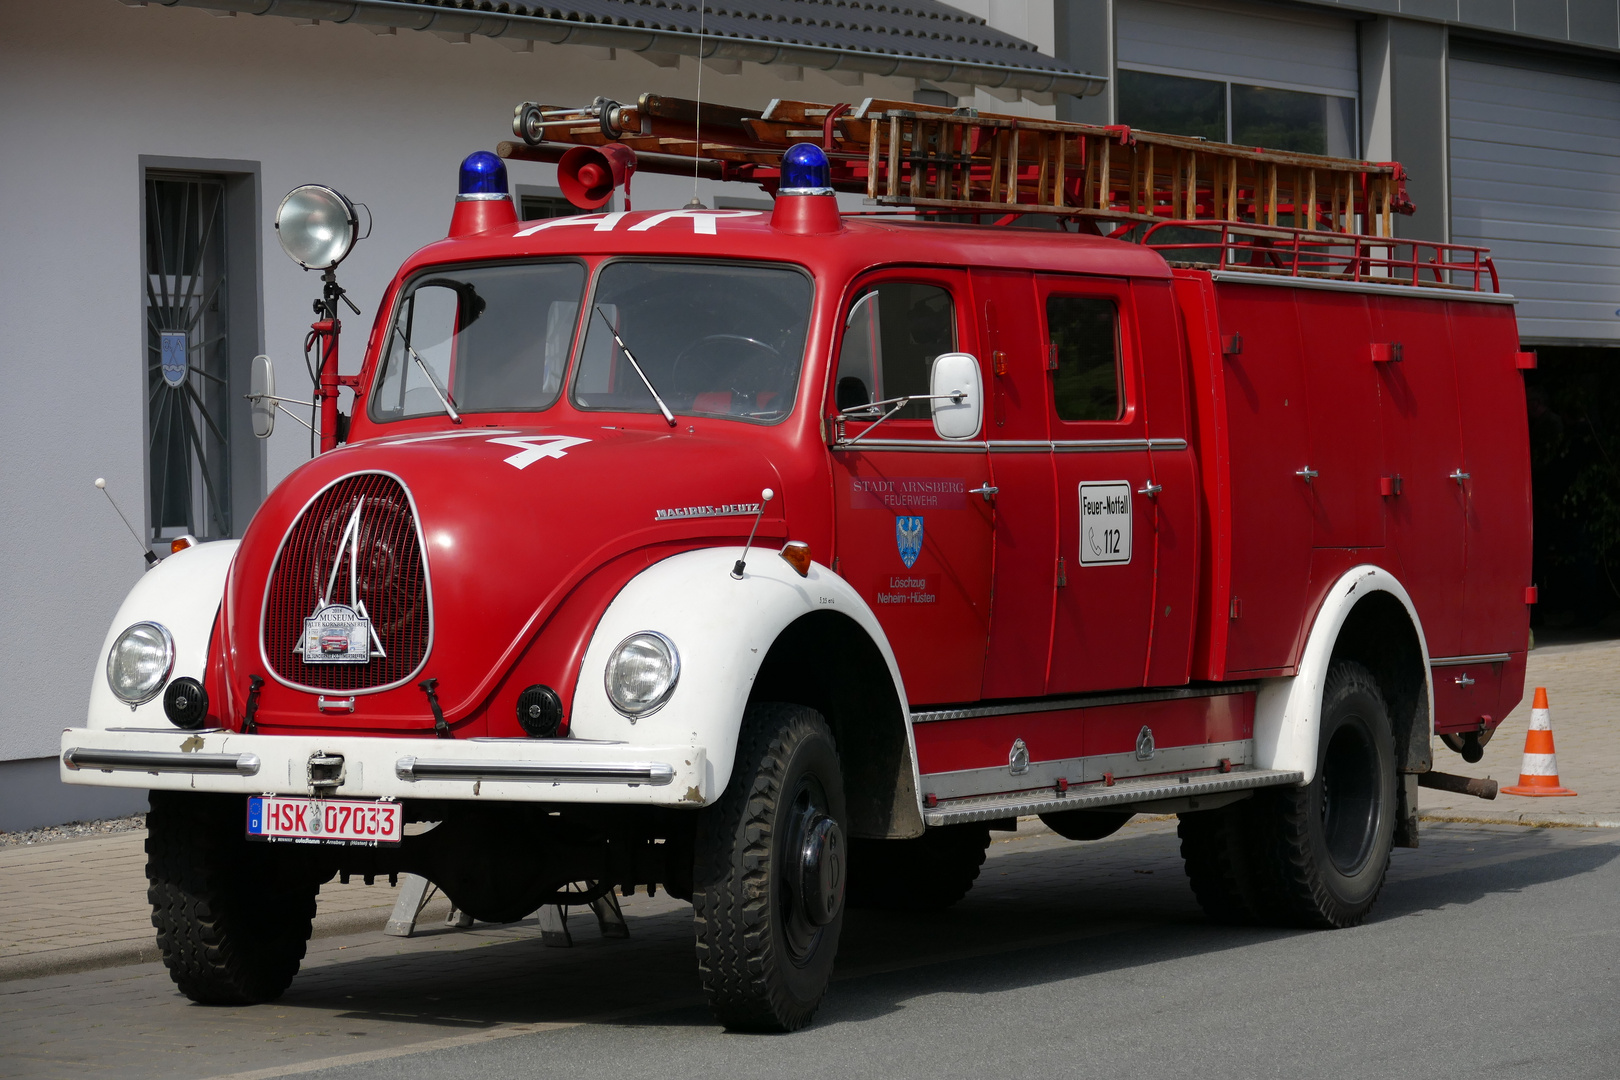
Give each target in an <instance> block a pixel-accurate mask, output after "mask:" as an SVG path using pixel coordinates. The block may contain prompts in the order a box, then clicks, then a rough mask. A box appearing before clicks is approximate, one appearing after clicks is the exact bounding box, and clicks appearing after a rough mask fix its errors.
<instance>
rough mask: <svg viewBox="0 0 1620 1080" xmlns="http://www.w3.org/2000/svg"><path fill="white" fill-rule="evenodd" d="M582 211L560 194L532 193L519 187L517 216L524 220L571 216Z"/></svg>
mask: <svg viewBox="0 0 1620 1080" xmlns="http://www.w3.org/2000/svg"><path fill="white" fill-rule="evenodd" d="M582 213H584V211H583V210H581V209H580V208H579V207H577V206H575V205H574V204H573V203H571V202H569V201H568V200H567V199H565V198H563V197H562V195H561V194H556V195H549V194H533V193H530V192H525V191H522V190H521V189H520V190H519V191H518V217H519V218H521V219H523V220H524V221H539V220H541V219H542V218H554V217H571V216H572V215H574V214H582Z"/></svg>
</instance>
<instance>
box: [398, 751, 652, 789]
mask: <svg viewBox="0 0 1620 1080" xmlns="http://www.w3.org/2000/svg"><path fill="white" fill-rule="evenodd" d="M394 775H395V776H397V777H399V778H400V779H401V780H526V781H534V782H537V783H542V784H649V785H651V786H653V787H663V786H664V785H665V784H668V783H670V782H671V781H673V780H674V779H675V770H674V768H672V767H671V766H669V765H665V764H664V763H663V762H634V763H629V764H623V765H620V764H615V763H613V762H601V763H597V762H591V761H470V760H468V761H458V760H454V759H448V758H418V757H402V758H400V759H399V760H398V761H397V762H395V763H394Z"/></svg>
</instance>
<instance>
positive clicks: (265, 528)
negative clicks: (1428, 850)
mask: <svg viewBox="0 0 1620 1080" xmlns="http://www.w3.org/2000/svg"><path fill="white" fill-rule="evenodd" d="M516 128H517V130H518V133H519V134H520V135H521V136H523V139H522V141H521V142H513V143H508V144H503V146H502V147H501V151H502V153H503V155H504V156H505V157H506V158H509V159H514V160H523V159H530V160H550V161H556V162H558V168H559V175H560V176H561V177H562V181H563V184H564V186H565V189H566V190H567V192H568V193H569V195H570V197H571V198H573V199H574V201H575V202H576V203H578V204H580V205H581V206H582V207H583V208H585V209H587V210H591V211H593V212H588V213H582V214H579V215H576V216H573V217H562V218H552V219H547V220H541V221H531V222H520V221H518V219H517V216H516V214H515V212H514V209H513V205H512V201H511V199H510V197H509V196H508V195H507V193H506V180H505V165H504V162H503V161H502V160H501V159H500V158H497V157H496V156H495V155H492V154H487V153H484V154H475V155H473V156H472V157H470V158H469V159H468V160H467V161H466V162H465V163H464V165H463V170H462V180H463V183H462V195H461V196H460V197H459V198H458V200H457V204H456V206H455V210H454V215H453V217H452V222H451V229H450V235H449V236H448V237H447V238H446V239H445V240H443V241H440V242H437V243H434V244H431V245H429V246H427V247H425V248H423V249H422V250H421V251H419V252H417V253H416V254H415V255H413V256H412V257H411V258H410V259H409V260H407V261H406V263H405V265H404V266H402V267H401V268H400V270H399V272H398V274H397V275H396V276H395V277H394V279H393V282H392V283H391V284H390V285H389V287H388V289H387V291H386V293H385V295H384V296H383V297H382V300H381V303H380V305H379V307H378V309H377V310H378V315H377V318H376V321H375V323H374V324H373V326H372V328H371V332H370V336H369V339H368V340H367V343H366V348H365V357H364V361H363V363H362V365H361V367H360V371H359V374H358V375H357V376H340V375H339V373H338V363H337V355H336V343H337V335H338V333H339V330H340V323H339V315H340V311H339V301H340V300H342V299H343V297H342V290H341V289H340V288H339V287H338V286H337V283H336V277H335V273H334V269H333V268H334V267H335V266H336V265H337V263H338V262H339V261H340V260H341V259H342V257H343V255H344V254H345V253H346V252H347V250H348V248H349V246H351V245H352V242H353V237H354V227H355V221H354V211H353V207H352V205H351V204H349V203H348V201H347V200H346V199H344V198H343V197H342V196H341V195H338V194H337V193H335V192H332V191H331V190H330V189H326V188H320V187H314V186H311V187H307V188H300V189H298V190H297V191H295V192H294V193H293V194H292V195H290V196H289V197H288V200H287V201H286V202H285V203H284V204H283V208H282V212H281V215H280V217H279V220H278V228H279V229H280V230H281V237H282V241H283V244H284V246H285V247H287V249H288V251H289V253H290V254H292V255H293V256H294V257H295V258H296V259H298V260H299V261H300V262H301V263H302V264H303V265H305V266H306V267H309V268H314V269H322V270H324V271H325V280H326V283H327V288H326V294H325V299H324V300H323V302H322V303H323V306H324V317H323V318H322V320H321V321H320V322H318V323H316V325H315V327H314V330H313V331H312V343H313V344H314V345H315V346H316V347H317V348H318V349H319V351H320V352H319V356H320V360H319V372H318V374H319V381H318V385H317V388H316V402H315V403H314V404H317V405H318V406H319V408H318V409H317V410H316V413H317V416H312V420H317V419H318V423H317V424H316V425H315V426H318V428H319V434H320V438H321V445H322V450H323V452H322V453H320V454H318V455H317V456H315V457H314V458H313V459H312V460H311V461H310V462H309V463H308V464H306V465H304V466H302V467H300V468H298V469H296V470H295V471H294V472H293V473H292V474H291V475H290V476H288V477H287V478H286V479H285V480H284V481H283V482H282V483H281V484H280V485H279V486H278V487H277V488H276V489H275V490H274V491H273V492H272V493H271V494H270V496H269V498H268V499H266V501H265V503H264V505H263V506H262V507H261V508H260V510H259V511H258V513H257V515H256V516H255V517H254V519H253V521H252V524H251V525H250V526H249V527H248V529H247V531H246V533H245V535H244V536H243V537H242V539H241V540H240V541H221V542H216V543H207V544H197V545H194V546H191V547H186V548H184V550H179V551H178V552H177V553H176V554H174V555H172V556H171V557H169V558H167V559H166V560H164V561H163V562H162V563H161V564H160V565H158V566H157V567H156V568H155V569H152V570H151V571H150V572H149V573H148V574H147V575H146V577H145V578H144V579H143V580H142V581H141V582H140V583H139V584H138V585H137V586H136V587H135V589H134V590H133V591H132V592H131V593H130V595H129V597H128V599H127V600H126V602H125V603H124V605H123V607H122V608H121V610H120V611H119V613H118V616H117V618H116V620H115V622H114V624H113V626H112V627H111V629H110V631H109V634H108V637H107V641H106V644H105V647H104V650H103V655H104V656H105V657H106V662H105V667H104V670H100V671H98V672H97V674H96V676H95V679H94V680H93V684H92V690H91V698H90V707H89V715H88V718H87V722H86V724H85V725H84V726H82V727H74V728H69V729H68V730H67V731H66V732H65V733H64V735H63V739H62V769H63V772H62V776H63V779H64V780H66V781H67V782H69V783H88V784H109V785H122V786H127V787H139V788H149V789H151V805H152V809H151V814H150V815H149V818H148V828H149V830H150V832H149V839H148V852H149V859H150V861H149V864H148V876H149V878H150V882H151V891H150V895H151V899H152V904H153V921H154V924H155V925H156V927H157V931H158V941H159V944H160V947H161V950H162V953H163V956H164V959H165V962H166V963H167V964H168V966H169V969H170V971H171V973H172V974H173V977H174V979H175V981H176V982H177V983H178V985H179V987H180V989H181V990H182V991H183V992H184V993H185V994H186V995H187V996H189V997H191V998H192V999H193V1000H196V1001H201V1002H237V1003H240V1002H253V1001H262V1000H267V999H270V998H273V997H275V996H276V995H278V994H279V993H281V992H282V990H284V989H285V988H286V986H287V985H288V983H289V982H290V980H291V979H292V978H293V976H294V974H295V973H296V971H297V968H298V965H299V962H300V960H301V958H302V956H303V951H304V943H305V941H306V939H307V937H308V935H309V933H310V920H311V918H312V916H313V913H314V910H315V900H316V895H317V893H318V891H319V887H320V885H321V883H323V882H324V881H327V880H329V879H330V878H331V877H333V876H334V875H337V874H342V875H345V876H347V875H350V874H362V875H365V876H366V878H367V880H368V881H369V880H371V879H372V877H373V876H375V875H384V876H387V875H396V874H399V873H404V872H409V873H414V874H419V875H421V876H424V877H426V878H428V879H430V880H431V881H432V882H434V883H436V884H437V885H438V886H439V887H440V888H442V889H443V890H444V892H445V893H447V894H448V895H449V896H450V898H451V899H452V900H453V902H454V903H455V905H456V906H457V907H458V908H459V909H460V910H462V911H463V912H465V913H467V914H470V915H471V916H474V917H476V918H478V919H482V920H488V921H494V922H501V921H512V920H516V919H519V918H522V917H524V916H526V915H527V914H529V913H531V912H533V911H535V910H536V909H537V908H539V907H541V906H543V905H548V904H558V903H570V902H571V903H579V902H582V901H584V900H587V899H590V898H593V897H601V896H603V895H605V894H607V893H608V892H609V891H610V890H617V891H618V892H620V893H624V894H628V893H630V892H632V891H634V890H635V889H637V888H646V889H648V890H651V889H653V888H654V887H656V886H658V885H662V886H663V887H664V888H665V889H666V890H667V891H668V892H669V893H670V894H671V895H673V896H676V897H680V898H683V899H689V900H690V901H691V902H692V905H693V910H694V928H695V934H696V941H697V952H698V969H699V975H700V978H701V981H702V983H703V986H704V988H705V990H706V992H707V995H708V998H709V1000H710V1002H711V1004H712V1006H713V1008H714V1011H715V1013H716V1014H717V1015H718V1017H719V1018H720V1020H721V1021H723V1022H724V1023H725V1024H727V1025H730V1026H734V1027H741V1028H763V1029H792V1028H796V1027H799V1026H802V1025H804V1024H806V1023H808V1022H809V1020H810V1018H811V1017H812V1015H813V1013H814V1011H815V1009H816V1007H817V1004H818V1003H819V1001H820V1000H821V997H822V995H823V993H824V990H825V988H826V985H827V980H828V976H829V972H830V970H831V967H832V963H833V957H834V953H835V951H836V948H837V944H838V938H839V932H840V929H841V927H842V925H843V919H844V915H845V911H846V909H847V908H848V907H850V906H859V905H871V906H886V907H942V906H945V905H948V904H950V903H952V902H954V901H955V900H957V899H959V898H960V897H961V896H963V895H964V893H965V892H966V891H967V890H968V888H969V887H970V886H971V884H972V882H973V880H974V878H975V877H976V876H977V874H978V872H979V867H980V865H981V864H982V862H983V860H984V853H985V848H986V846H987V844H988V842H989V837H990V833H991V831H993V830H996V829H1010V828H1013V827H1014V824H1015V822H1016V820H1017V819H1018V818H1019V817H1021V816H1028V815H1039V816H1040V817H1041V819H1042V820H1044V821H1045V822H1046V823H1047V824H1048V825H1049V826H1050V827H1051V828H1052V829H1053V830H1054V831H1056V832H1058V833H1060V834H1062V835H1063V836H1065V837H1069V838H1072V839H1076V840H1084V839H1096V838H1101V837H1104V836H1107V835H1108V834H1110V833H1112V832H1113V831H1115V830H1117V829H1118V828H1119V827H1120V826H1121V825H1123V824H1124V823H1125V822H1126V821H1127V820H1129V819H1130V817H1131V816H1132V815H1133V814H1138V813H1175V814H1177V815H1179V818H1180V825H1179V831H1180V837H1181V844H1182V852H1183V854H1184V856H1185V861H1186V869H1187V874H1188V876H1189V878H1190V879H1191V884H1192V888H1193V891H1194V892H1195V894H1196V895H1197V898H1198V901H1199V902H1200V903H1201V904H1202V906H1203V907H1204V909H1205V910H1206V911H1207V912H1208V913H1209V915H1210V916H1211V917H1212V918H1215V919H1218V920H1226V921H1240V922H1241V921H1261V922H1267V923H1277V924H1286V925H1304V926H1319V927H1343V926H1350V925H1353V924H1355V923H1357V922H1359V921H1360V920H1361V919H1362V918H1364V917H1365V915H1366V914H1367V912H1368V910H1369V909H1370V908H1371V906H1372V904H1373V902H1374V900H1375V898H1376V897H1377V894H1378V892H1379V889H1380V886H1381V884H1382V882H1383V879H1384V875H1385V870H1386V867H1387V864H1388V859H1389V854H1390V849H1391V847H1392V845H1415V844H1416V843H1417V788H1418V786H1419V784H1429V785H1443V784H1447V783H1452V782H1457V781H1460V779H1461V778H1456V777H1451V778H1447V777H1444V776H1442V775H1441V774H1439V773H1437V772H1435V771H1434V769H1433V762H1432V760H1431V752H1430V746H1431V736H1432V735H1433V734H1439V735H1440V736H1442V738H1443V739H1444V741H1445V743H1446V745H1448V746H1449V747H1451V748H1452V749H1453V750H1456V751H1457V752H1459V753H1461V754H1462V755H1463V756H1464V757H1465V758H1466V759H1469V760H1478V755H1479V750H1480V746H1481V744H1482V743H1483V742H1484V740H1485V739H1487V738H1488V737H1489V736H1490V734H1491V732H1492V730H1493V729H1494V727H1495V726H1496V724H1497V723H1498V722H1499V721H1500V719H1501V718H1502V716H1503V715H1504V714H1505V713H1506V712H1507V711H1508V710H1509V709H1510V708H1511V707H1512V706H1513V705H1514V704H1515V703H1516V702H1517V701H1518V700H1519V697H1520V694H1521V691H1522V683H1523V677H1524V661H1525V649H1526V639H1527V626H1528V619H1527V607H1526V605H1528V604H1530V603H1533V602H1534V588H1533V586H1532V585H1531V581H1530V484H1529V465H1528V448H1527V432H1526V420H1525V408H1524V398H1523V389H1522V385H1521V379H1520V375H1519V369H1520V368H1522V367H1525V366H1528V365H1529V364H1530V363H1531V362H1533V358H1532V357H1530V356H1529V355H1528V354H1525V353H1521V352H1520V351H1519V346H1518V337H1517V331H1516V328H1515V323H1514V314H1513V307H1512V302H1511V298H1510V297H1507V296H1504V295H1502V294H1501V293H1500V292H1499V291H1498V289H1497V287H1496V282H1495V276H1494V271H1493V270H1492V268H1491V265H1490V262H1489V260H1488V259H1487V258H1486V257H1485V253H1484V252H1482V251H1479V250H1477V249H1473V248H1467V247H1456V246H1448V245H1443V244H1430V243H1422V242H1414V241H1406V240H1399V239H1395V238H1393V236H1392V231H1393V230H1392V228H1391V215H1392V214H1396V213H1399V212H1400V211H1401V210H1402V209H1403V208H1405V207H1408V206H1409V204H1407V203H1406V201H1405V196H1404V192H1403V186H1402V176H1401V172H1400V169H1399V166H1397V165H1394V164H1377V163H1368V162H1360V161H1346V160H1341V159H1333V158H1325V157H1313V156H1308V155H1302V154H1287V153H1278V152H1272V151H1264V150H1250V149H1245V148H1240V147H1230V146H1217V145H1213V144H1209V143H1205V142H1203V141H1201V140H1196V139H1181V138H1175V137H1170V136H1163V135H1152V134H1149V133H1144V132H1133V131H1130V130H1129V129H1126V128H1102V127H1087V126H1085V125H1079V124H1066V123H1056V122H1042V121H1032V120H1027V119H1018V118H1012V117H1002V116H988V115H979V114H975V113H973V112H972V111H971V110H945V109H930V108H928V107H925V106H918V105H914V104H911V103H903V102H883V101H868V102H866V103H864V104H863V105H860V106H858V107H851V106H847V105H833V106H828V105H815V104H812V103H806V102H784V101H777V102H773V103H772V104H771V106H770V107H769V108H768V109H766V110H763V111H754V112H749V111H746V110H738V109H725V108H720V107H717V106H710V105H704V106H702V108H701V110H699V109H698V108H697V106H696V104H695V103H693V102H685V101H677V100H672V99H664V98H656V97H652V96H648V97H644V98H642V99H641V100H640V101H638V102H637V103H636V104H635V105H633V106H627V105H620V104H618V103H614V102H610V101H603V100H598V101H597V102H596V103H595V104H594V105H592V106H591V107H589V108H586V109H562V108H547V107H542V106H538V105H533V104H529V105H526V106H524V107H523V108H521V109H520V110H519V112H518V116H517V122H516ZM637 169H640V170H642V171H647V170H659V169H663V170H666V171H673V172H681V171H684V172H686V173H687V174H688V175H690V174H691V173H692V172H694V171H696V172H697V173H698V174H699V175H704V176H710V177H714V178H719V179H732V180H753V181H755V182H757V183H760V184H761V185H762V186H764V187H765V188H766V190H768V191H770V192H772V194H773V195H774V196H775V202H774V210H771V211H761V210H749V209H720V210H714V209H708V208H705V207H703V206H702V205H701V204H697V205H692V206H688V207H687V208H685V209H679V210H658V211H634V210H632V209H630V199H629V195H630V186H631V185H630V178H631V176H632V175H633V173H634V171H635V170H637ZM620 188H622V189H623V192H624V205H625V209H623V210H615V209H608V208H607V206H608V200H609V198H610V197H611V196H612V195H613V193H614V191H615V190H617V189H620ZM839 190H846V191H849V190H853V191H864V192H865V193H866V194H867V197H868V201H869V202H870V203H872V204H873V205H874V206H875V207H876V208H877V209H876V210H874V211H872V212H870V213H861V214H842V213H840V211H839V208H838V203H837V200H836V198H835V192H837V191H839ZM694 202H696V200H694ZM263 374H264V372H263V370H262V369H261V371H260V375H261V376H262V375H263ZM345 390H346V391H347V392H348V393H349V394H350V395H351V404H350V405H349V408H348V409H347V411H346V412H342V411H340V410H339V407H338V406H339V400H338V394H339V393H340V392H344V391H345ZM254 397H255V401H256V408H258V409H259V410H260V415H261V419H263V421H264V428H265V430H266V431H267V430H268V428H269V427H270V421H272V420H273V419H274V415H275V410H276V409H277V408H284V407H285V400H286V399H278V398H277V397H276V396H275V393H274V390H273V388H271V387H270V386H268V385H258V386H256V387H255V394H254ZM306 404H307V403H306ZM581 883H583V884H581ZM846 883H847V887H846ZM581 890H583V891H581Z"/></svg>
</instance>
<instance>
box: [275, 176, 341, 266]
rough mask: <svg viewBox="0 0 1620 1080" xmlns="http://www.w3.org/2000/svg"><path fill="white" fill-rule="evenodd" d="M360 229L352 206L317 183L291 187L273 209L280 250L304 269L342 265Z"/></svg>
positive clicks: (335, 193)
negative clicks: (278, 206) (277, 206)
mask: <svg viewBox="0 0 1620 1080" xmlns="http://www.w3.org/2000/svg"><path fill="white" fill-rule="evenodd" d="M359 227H360V219H359V218H358V217H356V216H355V213H354V204H353V203H352V202H350V201H349V200H348V199H346V198H344V196H343V195H342V194H340V193H339V192H336V191H333V190H332V189H331V188H329V187H322V186H321V185H320V184H305V185H304V186H303V187H296V188H293V189H292V190H291V191H289V192H288V193H287V197H286V198H285V199H282V200H281V206H280V208H279V209H277V210H276V237H277V239H279V240H280V241H281V250H283V251H285V252H286V253H287V256H288V257H289V258H290V259H292V261H293V262H295V263H297V264H298V265H299V266H302V267H303V268H304V269H305V270H326V269H328V268H330V267H333V266H336V265H337V264H338V263H340V262H342V261H343V260H344V258H345V257H346V256H347V255H348V254H349V251H350V250H351V249H352V248H353V247H354V242H355V239H356V237H357V234H358V231H359Z"/></svg>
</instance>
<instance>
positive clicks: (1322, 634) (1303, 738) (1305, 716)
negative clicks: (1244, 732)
mask: <svg viewBox="0 0 1620 1080" xmlns="http://www.w3.org/2000/svg"><path fill="white" fill-rule="evenodd" d="M1371 592H1387V593H1389V594H1390V595H1391V596H1393V597H1395V598H1396V599H1397V600H1399V601H1400V602H1401V606H1402V607H1404V608H1405V609H1406V614H1407V617H1408V618H1410V619H1411V620H1412V629H1413V630H1414V631H1415V632H1416V634H1417V641H1418V648H1419V649H1421V650H1422V651H1423V675H1424V678H1423V692H1424V693H1425V694H1426V695H1427V696H1428V702H1429V708H1428V717H1429V727H1430V734H1431V735H1432V734H1433V728H1434V687H1433V685H1432V684H1431V683H1430V682H1429V678H1428V674H1429V643H1428V640H1427V639H1426V638H1425V637H1424V636H1423V623H1422V621H1421V620H1420V619H1418V614H1417V609H1416V608H1414V607H1413V606H1412V598H1411V597H1410V596H1408V595H1407V594H1406V589H1405V588H1404V587H1402V585H1401V583H1400V582H1399V581H1398V580H1396V578H1395V576H1394V575H1393V574H1391V573H1390V572H1389V571H1387V570H1384V569H1381V568H1380V567H1377V566H1358V567H1356V568H1355V569H1353V570H1349V571H1346V573H1345V574H1344V576H1342V577H1340V578H1339V580H1338V581H1335V582H1334V583H1333V587H1332V588H1330V589H1328V591H1327V596H1326V598H1325V599H1324V600H1323V601H1322V608H1321V610H1320V611H1319V612H1317V615H1316V622H1315V623H1314V624H1312V626H1311V634H1310V637H1309V638H1307V639H1306V642H1305V651H1304V653H1303V654H1302V655H1301V656H1300V660H1299V669H1298V673H1297V674H1296V675H1294V676H1293V677H1291V678H1284V679H1264V680H1262V681H1261V683H1260V693H1259V694H1258V695H1257V696H1256V699H1255V705H1254V754H1255V764H1256V765H1257V766H1258V767H1260V768H1262V769H1298V770H1299V771H1300V772H1303V773H1304V774H1305V779H1304V781H1303V783H1306V784H1308V783H1310V782H1311V780H1312V779H1313V778H1314V777H1315V776H1316V757H1317V735H1318V734H1319V733H1320V731H1321V725H1322V689H1323V687H1324V686H1326V685H1327V676H1328V664H1329V662H1330V661H1331V660H1332V658H1333V646H1334V645H1335V644H1336V643H1337V642H1338V640H1339V630H1340V629H1341V628H1342V627H1343V626H1344V621H1345V619H1346V618H1348V617H1349V615H1350V611H1351V609H1352V608H1354V607H1355V606H1356V603H1357V602H1358V601H1359V600H1361V598H1362V597H1364V596H1366V595H1367V594H1368V593H1371Z"/></svg>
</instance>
